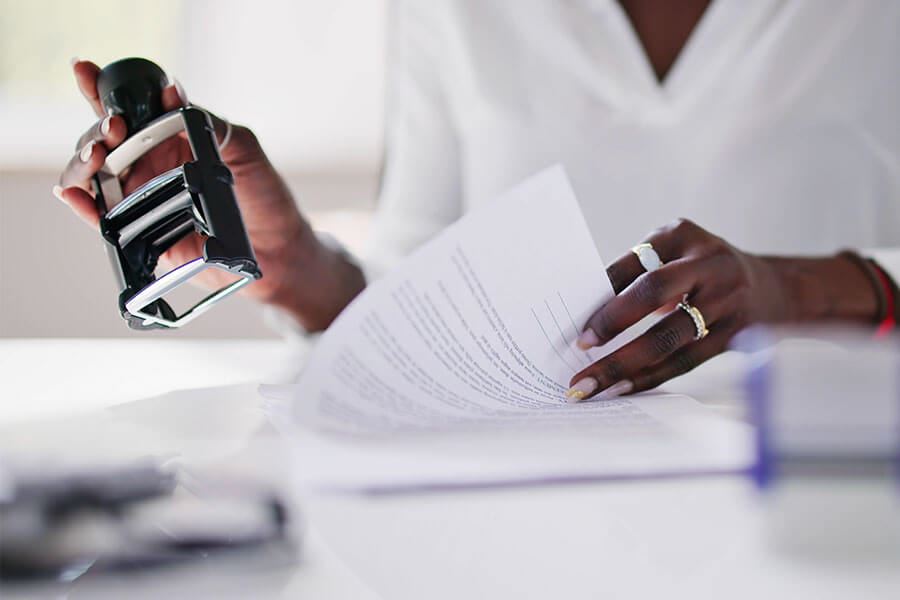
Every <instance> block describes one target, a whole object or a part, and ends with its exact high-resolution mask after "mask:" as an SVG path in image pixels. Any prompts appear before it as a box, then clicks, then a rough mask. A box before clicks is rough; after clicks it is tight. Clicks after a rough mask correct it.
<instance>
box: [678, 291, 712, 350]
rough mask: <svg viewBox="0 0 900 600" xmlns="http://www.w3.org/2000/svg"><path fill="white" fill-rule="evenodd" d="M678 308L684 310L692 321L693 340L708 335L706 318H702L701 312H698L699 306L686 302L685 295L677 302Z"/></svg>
mask: <svg viewBox="0 0 900 600" xmlns="http://www.w3.org/2000/svg"><path fill="white" fill-rule="evenodd" d="M678 308H680V309H681V310H683V311H684V312H686V313H687V314H688V316H689V317H690V318H691V320H692V321H693V322H694V329H696V333H695V334H694V340H695V341H699V340H702V339H703V338H705V337H706V336H708V335H709V329H707V328H706V319H704V318H703V313H702V312H700V309H699V308H697V307H696V306H694V305H692V304H691V303H690V302H688V300H687V296H685V297H684V298H683V299H682V300H681V302H679V303H678Z"/></svg>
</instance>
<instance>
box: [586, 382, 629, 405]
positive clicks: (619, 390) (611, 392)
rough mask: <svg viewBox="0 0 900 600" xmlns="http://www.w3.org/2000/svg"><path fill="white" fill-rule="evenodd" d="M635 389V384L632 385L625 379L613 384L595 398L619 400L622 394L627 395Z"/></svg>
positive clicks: (599, 399)
mask: <svg viewBox="0 0 900 600" xmlns="http://www.w3.org/2000/svg"><path fill="white" fill-rule="evenodd" d="M633 387H634V384H633V383H631V382H630V381H628V380H627V379H623V380H622V381H620V382H618V383H614V384H612V385H611V386H609V387H608V388H606V389H605V390H603V391H602V392H600V393H599V394H597V395H596V396H594V400H597V401H602V400H612V399H613V398H618V397H619V396H621V395H622V394H627V393H628V392H630V391H631V390H632V388H633Z"/></svg>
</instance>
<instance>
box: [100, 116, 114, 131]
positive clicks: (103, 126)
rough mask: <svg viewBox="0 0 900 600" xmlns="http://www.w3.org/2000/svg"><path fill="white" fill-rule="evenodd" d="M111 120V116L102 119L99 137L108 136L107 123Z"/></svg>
mask: <svg viewBox="0 0 900 600" xmlns="http://www.w3.org/2000/svg"><path fill="white" fill-rule="evenodd" d="M111 120H112V115H106V116H105V117H103V120H102V121H100V135H103V136H107V135H109V122H110V121H111Z"/></svg>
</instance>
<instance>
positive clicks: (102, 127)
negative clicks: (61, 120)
mask: <svg viewBox="0 0 900 600" xmlns="http://www.w3.org/2000/svg"><path fill="white" fill-rule="evenodd" d="M126 134H127V132H126V125H125V120H124V119H123V118H122V117H119V116H107V117H104V118H102V119H100V120H99V121H97V122H96V123H94V125H92V126H91V128H90V129H88V130H87V131H86V132H84V134H83V135H82V136H81V137H80V138H79V139H78V145H77V147H76V152H75V155H74V156H73V157H72V158H71V159H70V160H69V163H68V164H67V165H66V168H65V169H64V170H63V173H62V175H61V176H60V179H59V182H60V184H61V185H62V186H63V187H69V186H73V185H77V186H79V187H81V188H84V189H85V190H89V189H90V179H91V177H93V176H94V174H95V173H96V172H97V171H98V170H100V167H101V166H103V161H104V159H105V158H106V155H107V154H108V153H109V151H110V150H112V149H113V148H115V147H116V146H118V145H119V144H121V143H122V142H123V141H124V140H125V136H126Z"/></svg>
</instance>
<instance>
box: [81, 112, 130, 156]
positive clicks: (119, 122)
mask: <svg viewBox="0 0 900 600" xmlns="http://www.w3.org/2000/svg"><path fill="white" fill-rule="evenodd" d="M126 135H128V130H127V126H126V125H125V119H123V118H122V117H120V116H118V115H112V116H106V117H103V118H102V119H100V120H99V121H97V122H96V123H94V124H93V125H91V128H90V129H88V130H87V131H85V132H84V133H83V134H81V137H80V138H78V143H77V144H76V145H75V148H76V150H78V151H79V152H80V151H81V150H83V149H84V147H85V146H87V144H88V143H89V142H91V141H94V142H101V143H102V144H103V145H104V146H106V149H107V150H112V149H113V148H115V147H116V146H118V145H119V144H121V143H122V142H124V141H125V137H126Z"/></svg>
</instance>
